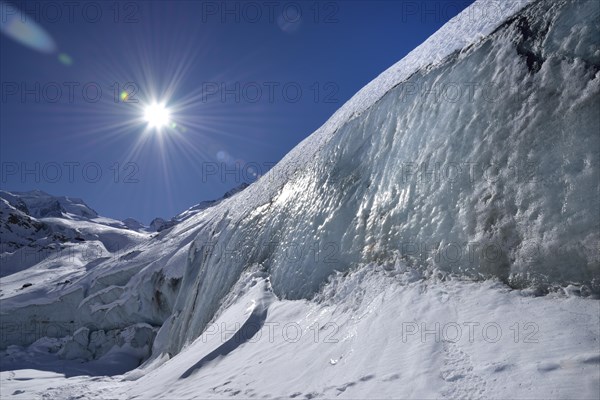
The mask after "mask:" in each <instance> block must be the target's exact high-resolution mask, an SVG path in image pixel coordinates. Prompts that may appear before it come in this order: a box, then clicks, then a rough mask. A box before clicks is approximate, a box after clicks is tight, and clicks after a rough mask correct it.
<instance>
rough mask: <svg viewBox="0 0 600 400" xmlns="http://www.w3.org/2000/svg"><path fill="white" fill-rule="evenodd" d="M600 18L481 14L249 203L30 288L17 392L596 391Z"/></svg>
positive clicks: (275, 172) (567, 9)
mask: <svg viewBox="0 0 600 400" xmlns="http://www.w3.org/2000/svg"><path fill="white" fill-rule="evenodd" d="M491 4H492V5H493V6H494V7H493V9H494V12H493V13H488V14H486V17H485V18H482V17H481V16H480V14H479V13H480V12H481V10H482V9H486V7H487V9H489V7H490V5H491ZM598 8H599V5H598V3H597V2H595V1H591V0H590V1H587V0H583V1H563V0H559V1H547V0H540V1H534V2H531V4H530V3H529V2H511V1H509V2H485V1H478V2H476V3H475V4H474V5H473V6H471V7H469V8H468V9H467V10H465V11H464V12H463V13H461V14H460V15H459V16H457V17H456V18H454V19H453V20H452V21H450V22H449V23H448V24H446V25H445V26H444V27H443V28H442V29H440V31H438V32H437V33H436V34H434V35H433V36H432V37H431V38H430V39H428V40H427V41H426V42H425V43H424V44H423V45H421V46H420V47H419V48H417V49H415V50H414V51H413V52H412V53H410V54H409V55H408V56H407V57H405V58H404V59H403V60H401V61H400V62H399V63H397V64H396V65H394V66H393V67H391V68H390V69H389V70H387V71H386V72H384V73H383V74H382V75H381V76H380V77H378V78H377V79H375V80H374V81H373V82H371V83H370V84H369V85H367V86H366V87H365V88H364V89H362V90H361V91H360V92H359V93H357V95H355V96H354V97H353V98H352V99H351V100H350V101H349V102H348V103H347V104H345V105H344V106H343V107H342V108H341V109H340V110H339V111H338V112H336V113H335V114H334V115H333V116H332V118H331V119H330V120H329V121H327V122H326V123H325V124H324V125H323V126H322V127H321V128H320V129H319V130H317V131H316V132H315V133H313V134H312V135H311V136H310V137H309V138H307V139H306V140H305V141H303V142H302V143H301V144H300V145H299V146H297V147H296V148H295V149H294V150H292V152H290V153H289V154H288V155H287V156H286V157H285V158H284V159H283V160H282V161H281V162H280V163H279V164H278V165H276V166H275V167H274V168H273V169H272V170H271V171H269V173H268V174H266V175H265V176H263V177H262V178H261V179H260V180H259V181H258V182H256V183H254V184H252V185H251V186H249V187H248V188H247V189H245V190H244V191H243V192H240V193H237V194H236V195H234V196H232V197H231V198H229V199H225V200H223V201H221V202H220V203H218V204H216V205H214V206H213V207H210V208H206V209H202V210H198V212H197V213H195V214H194V215H192V216H189V217H187V216H186V218H183V219H182V220H181V221H179V222H178V223H177V224H175V225H174V226H172V227H170V228H169V229H165V230H162V231H160V232H158V233H157V234H154V235H152V237H151V238H149V239H147V240H145V241H143V242H141V243H140V244H138V245H136V246H133V247H132V248H130V249H128V250H129V251H128V253H126V254H123V255H119V256H118V257H100V258H97V259H96V260H94V261H93V268H90V269H89V271H85V272H84V273H82V274H80V275H77V276H76V277H75V278H74V279H71V280H70V282H69V283H68V284H66V285H63V286H61V287H55V286H53V287H50V285H40V287H42V288H43V289H42V291H41V292H36V293H33V292H31V293H30V292H27V291H25V290H23V291H16V289H14V288H17V287H19V284H20V283H22V282H23V280H22V278H21V276H20V275H19V274H13V275H11V277H10V278H11V279H13V281H11V285H13V291H11V292H10V294H9V295H4V297H2V298H0V306H1V316H2V322H3V323H5V321H8V322H9V324H10V326H8V327H7V328H4V334H3V335H2V337H1V338H0V346H1V347H2V348H6V351H5V354H4V356H3V357H2V363H1V366H2V371H3V372H2V373H1V374H0V379H1V380H2V385H1V387H2V389H1V390H2V395H3V396H4V395H10V394H14V395H15V397H17V398H18V397H21V398H29V397H32V396H33V397H36V396H39V397H42V396H46V397H50V398H69V397H75V396H87V397H88V398H95V397H110V398H136V397H137V398H159V397H163V398H173V397H176V398H197V397H218V398H222V397H225V396H227V397H229V396H234V397H240V398H249V397H268V398H272V397H279V396H281V397H294V398H295V397H301V398H313V397H327V398H332V397H337V396H340V397H346V398H363V397H378V398H390V397H391V398H575V397H576V398H597V397H598V396H597V394H598V392H599V390H600V379H599V374H600V370H599V368H600V352H599V346H598V340H599V337H600V332H599V320H598V315H599V311H600V309H599V303H598V300H597V298H598V294H600V286H599V285H600V254H599V253H600V251H599V249H600V246H599V243H600V233H599V232H600V218H599V215H598V209H599V206H600V203H599V199H600V183H599V182H600V175H599V171H600V168H599V165H598V164H599V160H600V136H599V135H598V134H597V132H598V131H599V127H600V115H599V113H598V112H597V110H598V105H599V101H600V96H599V95H600V74H599V70H600V50H599V49H598V40H597V36H598V32H599V31H600V12H599V10H598ZM34 268H36V267H34ZM26 272H27V271H23V273H26ZM2 284H3V288H4V285H5V281H4V279H3V281H2ZM28 289H30V288H28ZM534 295H535V296H538V297H534ZM540 295H541V296H540ZM223 324H225V325H223ZM294 324H295V325H294ZM423 324H425V325H423ZM436 324H439V326H440V328H439V329H437V328H436V327H437V326H438V325H436ZM49 326H52V329H48V327H49ZM277 326H279V327H280V328H281V330H280V331H278V332H277ZM456 326H459V327H460V328H461V329H462V331H461V332H462V334H461V335H460V337H456V336H452V334H453V330H454V331H455V330H456ZM283 327H286V328H285V329H283ZM298 327H299V328H300V330H301V332H302V334H301V335H300V337H299V338H298V340H297V341H296V338H295V336H293V334H294V332H295V331H297V329H298ZM270 328H273V329H275V333H274V334H275V337H274V339H273V340H267V341H264V340H261V339H260V338H259V333H258V332H262V336H261V337H263V336H265V335H268V333H269V332H270V330H269V329H270ZM471 328H472V329H474V330H475V331H474V332H473V334H474V335H475V336H474V338H473V340H471V336H470V332H471V331H470V329H471ZM432 329H433V332H432ZM265 330H266V332H267V333H265ZM223 332H224V333H225V334H224V335H223V334H221V333H223ZM284 332H285V333H284ZM332 332H333V333H334V335H333V337H331V336H330V334H331V333H332ZM422 332H426V333H425V336H422V335H421V333H422ZM427 332H429V333H427ZM436 332H437V334H436ZM315 333H318V338H316V337H315V336H314V335H315ZM495 333H497V334H495ZM290 335H292V336H291V337H290ZM334 338H335V339H336V340H337V341H331V340H329V339H332V340H333V339H334ZM32 343H33V345H32ZM30 345H31V346H30ZM27 346H29V347H27ZM150 347H151V354H150ZM40 352H43V353H44V354H45V356H44V357H39V356H37V355H39V354H40ZM47 353H50V354H56V356H55V357H54V358H53V357H52V356H49V355H48V354H47ZM58 356H60V357H62V359H63V360H62V361H60V363H59V362H58V361H56V357H58ZM148 357H149V358H148ZM121 358H125V359H127V360H128V361H127V362H126V363H124V364H123V365H127V366H129V365H135V364H136V363H140V362H142V361H143V360H145V359H147V361H146V362H145V363H144V364H143V365H142V366H141V367H140V368H137V369H134V370H133V371H131V372H129V373H128V374H126V375H116V376H112V377H95V378H86V377H82V376H81V374H91V375H97V374H98V375H114V374H122V373H123V368H121V369H119V368H111V366H113V367H114V364H115V362H114V360H115V359H117V360H119V359H121ZM64 359H67V360H69V359H75V361H65V360H64ZM78 359H79V361H81V360H85V361H87V363H85V364H83V366H81V365H82V364H79V361H78ZM90 360H92V361H90ZM40 371H47V372H43V373H42V372H40ZM65 375H66V376H68V377H69V379H68V380H66V381H65V380H64V376H65ZM32 378H33V379H34V381H33V382H34V383H35V384H34V385H33V386H30V385H29V384H28V387H29V389H25V385H23V382H25V380H28V379H32ZM28 383H31V382H28ZM27 390H29V391H27ZM20 391H24V392H22V393H21V392H20Z"/></svg>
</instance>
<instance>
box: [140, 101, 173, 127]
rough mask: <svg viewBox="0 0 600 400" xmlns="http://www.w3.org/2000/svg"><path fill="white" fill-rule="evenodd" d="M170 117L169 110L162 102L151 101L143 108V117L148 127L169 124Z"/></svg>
mask: <svg viewBox="0 0 600 400" xmlns="http://www.w3.org/2000/svg"><path fill="white" fill-rule="evenodd" d="M170 118H171V115H170V112H169V110H168V109H167V108H166V107H165V105H164V104H159V103H152V104H150V105H148V106H146V109H145V110H144V119H145V120H146V122H148V126H149V127H150V128H156V129H160V128H163V127H165V126H167V125H168V124H169V121H170Z"/></svg>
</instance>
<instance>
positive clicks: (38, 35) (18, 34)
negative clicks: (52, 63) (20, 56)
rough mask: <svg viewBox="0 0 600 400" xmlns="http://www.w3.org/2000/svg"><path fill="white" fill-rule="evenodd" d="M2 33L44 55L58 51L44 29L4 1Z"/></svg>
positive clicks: (0, 15) (0, 9)
mask: <svg viewBox="0 0 600 400" xmlns="http://www.w3.org/2000/svg"><path fill="white" fill-rule="evenodd" d="M0 32H2V33H4V34H5V35H6V36H8V37H10V38H12V39H14V40H16V41H17V42H19V43H21V44H24V45H25V46H29V47H31V48H32V49H35V50H37V51H40V52H42V53H53V52H54V51H56V43H55V42H54V40H53V39H52V37H51V36H50V35H49V34H48V33H47V32H46V31H45V30H44V28H42V27H41V26H39V25H38V24H36V23H35V22H34V21H33V19H32V18H31V17H29V16H27V15H26V14H24V13H23V12H22V11H21V10H19V9H18V8H16V7H14V6H13V5H12V4H10V3H5V2H2V1H0Z"/></svg>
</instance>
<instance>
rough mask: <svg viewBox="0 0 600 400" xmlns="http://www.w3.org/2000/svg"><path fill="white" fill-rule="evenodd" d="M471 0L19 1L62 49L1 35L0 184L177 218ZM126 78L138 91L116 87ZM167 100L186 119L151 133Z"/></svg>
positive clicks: (313, 122) (117, 212)
mask: <svg viewBox="0 0 600 400" xmlns="http://www.w3.org/2000/svg"><path fill="white" fill-rule="evenodd" d="M67 3H69V2H67ZM470 3H471V1H470V0H441V1H422V2H421V1H380V2H377V1H364V2H363V1H339V2H331V1H329V2H327V1H326V2H313V1H309V2H287V1H284V2H279V3H277V2H275V4H274V5H272V4H273V2H263V1H257V2H250V5H248V4H249V3H248V2H237V1H229V2H226V3H224V2H222V1H168V2H167V1H164V2H161V1H139V2H135V1H134V2H119V3H115V2H113V1H96V2H94V1H92V2H80V3H78V6H76V7H73V8H69V7H68V6H65V2H44V1H29V0H28V1H25V2H18V1H17V2H12V5H16V6H17V7H20V8H21V10H22V11H23V12H25V15H24V16H23V18H25V19H26V20H27V21H29V20H28V19H27V18H31V20H33V21H36V23H37V24H38V25H39V26H41V27H42V28H43V29H44V30H45V31H46V32H47V33H48V34H49V36H51V37H52V38H53V40H54V42H55V43H56V47H57V48H56V50H55V51H53V52H52V53H49V54H47V53H43V52H40V51H36V50H35V49H32V48H29V47H26V46H24V45H23V44H21V43H18V42H17V41H15V40H13V39H11V38H9V37H7V35H0V71H1V72H0V77H1V81H2V97H1V98H0V101H1V107H2V109H1V113H0V148H1V150H0V156H1V162H2V176H1V177H0V179H1V181H0V186H1V187H2V189H3V190H12V191H25V190H31V189H41V190H44V191H47V192H49V193H51V194H56V195H68V196H74V197H81V198H83V199H84V200H85V201H86V202H87V203H88V204H89V205H90V206H91V207H92V208H94V209H95V210H96V211H98V212H99V213H100V214H102V215H105V216H109V217H113V218H117V219H123V218H126V217H133V218H136V219H138V220H140V221H142V222H144V223H148V222H150V220H151V219H152V218H154V217H157V216H161V217H166V218H168V217H171V216H173V215H175V214H177V213H178V212H180V211H182V210H184V209H186V208H188V207H190V206H192V205H194V204H196V203H198V202H200V201H202V200H206V199H213V198H218V197H220V196H221V195H222V194H223V193H224V192H225V191H227V190H229V189H230V188H232V187H233V186H236V185H237V184H238V183H240V182H241V181H242V180H245V181H248V180H252V179H253V178H252V175H251V171H252V168H254V169H256V170H257V171H256V172H258V173H264V172H266V170H268V168H269V167H270V165H272V164H274V163H276V162H277V161H279V160H280V159H281V158H282V157H283V156H284V155H285V154H286V153H287V152H289V151H290V150H291V149H292V148H293V147H294V146H295V145H296V144H297V143H299V142H300V141H301V140H302V139H304V138H305V137H307V136H308V135H310V134H311V133H312V132H313V131H314V130H315V129H317V128H318V127H319V126H320V125H321V124H323V123H324V122H325V121H326V120H327V118H328V117H329V116H330V115H331V114H333V113H334V112H335V110H337V109H338V108H339V107H340V106H341V105H342V104H343V103H344V102H345V101H346V100H348V99H349V98H350V97H351V96H352V95H353V94H354V93H356V92H357V91H358V90H359V89H360V88H361V87H363V86H364V85H365V84H366V83H368V82H369V81H371V80H372V79H373V78H375V77H376V76H377V75H378V74H379V73H381V72H382V71H384V70H385V69H386V68H388V67H389V66H391V65H392V64H393V63H395V62H396V61H398V60H400V59H401V58H402V57H404V56H405V55H406V54H407V53H408V52H410V51H411V50H412V49H413V48H415V47H416V46H418V45H419V44H420V43H422V42H423V41H424V40H425V39H427V38H428V37H429V36H430V35H431V34H432V33H434V32H435V31H436V30H437V29H438V28H439V27H440V26H442V25H443V24H444V23H445V22H446V21H447V20H449V19H450V18H452V17H453V16H454V15H456V14H457V13H458V12H460V11H461V10H462V9H464V8H465V7H467V6H468V5H469V4H470ZM48 4H51V5H48ZM115 4H117V7H116V9H115ZM12 5H10V6H11V9H10V10H11V11H10V12H11V13H12V12H13V10H14V9H13V8H12ZM296 6H299V10H300V12H301V17H299V16H298V15H297V13H296V10H297V9H298V8H297V7H296ZM3 7H7V3H4V4H3ZM223 7H227V9H226V10H225V9H223ZM23 9H24V10H23ZM98 10H101V13H102V14H101V15H98V14H97V13H98ZM5 11H6V9H5ZM224 11H226V12H225V13H224ZM258 13H260V15H259V14H258ZM5 15H6V14H5ZM297 20H299V21H300V22H296V21H297ZM63 53H64V54H66V55H68V56H69V57H70V59H71V62H70V63H69V62H68V60H65V59H64V56H63V61H62V62H61V61H59V54H63ZM69 64H70V65H69ZM127 82H132V83H133V84H132V85H130V86H127V87H124V86H125V84H126V83H127ZM115 83H118V85H119V89H121V90H122V89H126V90H129V91H131V90H132V89H133V88H135V89H136V90H137V93H136V94H135V95H134V96H133V97H134V98H136V99H138V100H139V102H138V103H137V104H132V103H128V102H122V101H121V100H120V99H119V98H118V96H117V98H115V87H114V84H115ZM84 86H85V88H86V92H85V93H84V89H83V88H84ZM97 87H99V88H101V90H102V94H101V95H97V93H96V88H97ZM223 87H225V89H227V90H229V91H228V92H223V91H222V90H223ZM69 88H72V95H73V97H72V98H70V93H69V92H70V89H69ZM257 88H260V90H261V93H260V95H259V93H258V92H257ZM298 88H299V89H300V90H301V97H298V95H297V90H298ZM58 90H60V92H58ZM215 92H216V93H215ZM117 94H118V93H117ZM317 94H318V97H316V95H317ZM86 95H87V97H86ZM36 96H37V97H39V99H36ZM223 96H224V97H223ZM236 97H237V98H236ZM95 98H97V100H98V101H97V102H94V100H95ZM153 98H156V99H157V100H159V101H167V103H168V105H169V106H171V107H173V113H174V115H172V118H171V120H172V122H174V123H176V124H177V126H176V127H175V128H168V129H163V130H162V131H161V132H157V131H156V130H153V129H147V126H146V124H145V122H144V121H143V120H142V119H141V117H142V114H143V110H142V107H143V105H144V104H145V103H148V102H151V101H152V99H153ZM236 163H237V164H236ZM224 165H228V167H227V168H229V170H230V171H233V172H230V173H228V174H226V176H225V177H223V176H221V172H225V171H224V170H223V167H224ZM236 165H237V167H236ZM84 167H85V169H84ZM116 167H118V168H116ZM117 170H118V171H119V172H118V174H117ZM27 171H30V172H27ZM98 173H101V175H98ZM236 174H237V175H239V176H236Z"/></svg>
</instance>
